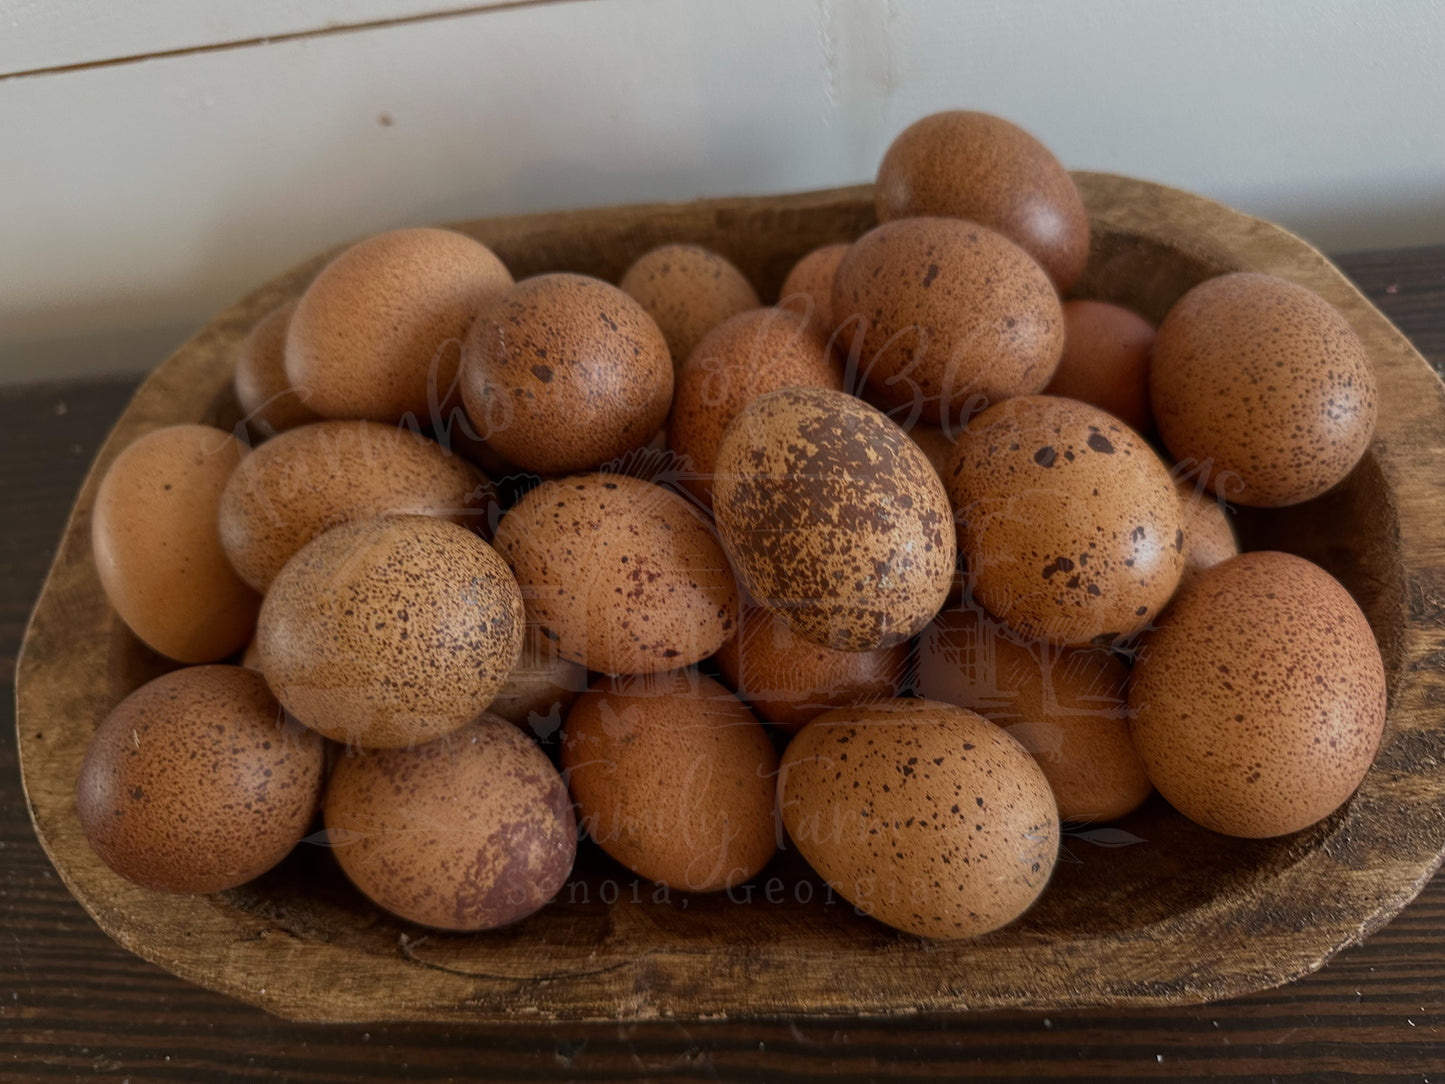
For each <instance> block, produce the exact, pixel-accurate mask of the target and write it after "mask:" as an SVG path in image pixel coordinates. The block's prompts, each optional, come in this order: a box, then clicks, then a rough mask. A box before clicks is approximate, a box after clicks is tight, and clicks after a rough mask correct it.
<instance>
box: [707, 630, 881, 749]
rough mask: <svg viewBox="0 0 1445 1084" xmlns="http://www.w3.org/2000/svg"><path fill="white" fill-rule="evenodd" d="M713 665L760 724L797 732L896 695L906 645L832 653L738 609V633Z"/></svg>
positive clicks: (833, 651) (789, 631)
mask: <svg viewBox="0 0 1445 1084" xmlns="http://www.w3.org/2000/svg"><path fill="white" fill-rule="evenodd" d="M717 665H718V669H719V670H721V671H722V674H723V677H724V678H725V679H726V680H727V682H728V684H729V685H731V686H732V687H733V689H735V690H736V691H737V694H738V696H739V697H741V698H742V699H743V700H744V701H746V702H747V704H748V705H749V706H750V707H751V708H752V709H753V710H754V711H755V712H757V713H758V715H759V716H760V717H761V718H762V719H764V720H765V721H767V722H769V723H774V724H776V725H777V726H780V727H782V728H783V729H785V730H796V729H798V728H799V727H800V726H802V725H803V724H804V723H806V722H808V721H809V720H810V719H812V718H814V717H815V716H817V715H820V714H822V713H823V712H825V711H827V710H828V709H829V708H836V707H843V706H845V705H851V704H860V703H864V702H866V701H869V700H877V699H880V698H882V697H894V696H897V695H898V694H899V692H900V691H901V689H902V687H903V682H904V680H905V677H906V674H907V669H908V642H907V641H906V640H905V641H901V642H899V643H896V644H894V645H893V646H892V647H884V648H879V649H878V650H876V651H835V650H834V649H833V648H830V647H823V646H822V645H821V644H815V643H813V642H811V641H809V640H804V639H803V638H802V637H800V636H795V635H794V634H793V632H792V630H791V629H789V628H788V625H787V623H786V622H785V621H783V619H782V618H780V617H776V616H774V615H773V614H772V613H770V612H768V611H767V610H765V609H763V608H762V607H761V606H758V605H755V604H754V605H749V606H745V607H744V608H743V616H742V620H741V621H740V622H739V627H738V634H737V635H736V636H734V637H733V638H732V639H731V640H729V641H728V642H727V643H725V644H723V646H722V649H721V650H720V651H719V652H718V653H717Z"/></svg>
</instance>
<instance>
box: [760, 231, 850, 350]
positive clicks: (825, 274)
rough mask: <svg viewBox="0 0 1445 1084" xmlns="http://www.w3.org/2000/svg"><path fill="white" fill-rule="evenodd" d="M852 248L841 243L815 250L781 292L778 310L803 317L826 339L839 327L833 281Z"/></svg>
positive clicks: (793, 269)
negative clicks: (839, 266)
mask: <svg viewBox="0 0 1445 1084" xmlns="http://www.w3.org/2000/svg"><path fill="white" fill-rule="evenodd" d="M850 247H851V246H850V245H849V244H848V242H846V241H840V242H838V243H837V244H833V245H824V246H823V247H822V248H815V249H813V251H812V252H809V253H808V254H807V255H806V256H804V257H803V258H802V259H801V260H799V261H798V262H797V263H795V264H794V265H793V268H792V270H791V271H789V272H788V277H787V278H785V279H783V287H782V289H781V290H779V291H778V308H780V309H788V310H790V311H792V312H796V313H798V314H799V315H801V316H803V317H804V318H805V319H806V320H807V321H808V325H809V326H810V327H811V328H813V330H814V331H816V332H818V333H819V334H820V335H822V336H823V337H824V338H825V339H827V338H831V337H832V335H833V332H834V331H835V330H836V329H837V327H838V325H837V323H836V322H835V321H834V319H833V277H834V276H835V275H836V274H837V273H838V265H839V264H840V263H842V262H843V257H844V256H846V255H847V254H848V249H849V248H850Z"/></svg>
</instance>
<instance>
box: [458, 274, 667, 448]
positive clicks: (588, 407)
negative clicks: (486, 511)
mask: <svg viewBox="0 0 1445 1084" xmlns="http://www.w3.org/2000/svg"><path fill="white" fill-rule="evenodd" d="M462 355H463V359H462V373H461V382H462V400H463V402H464V403H465V404H466V408H467V416H468V417H469V418H471V420H472V422H473V424H474V425H475V426H476V427H477V431H478V432H479V433H480V435H481V436H482V437H483V438H484V439H485V440H486V441H487V443H488V444H489V445H490V446H491V447H492V449H493V450H494V451H495V452H496V453H497V454H498V455H500V456H502V457H503V458H505V459H508V460H510V461H511V462H513V463H515V464H517V466H519V467H523V468H525V469H527V470H533V471H536V472H537V473H538V474H543V475H548V474H567V473H570V472H572V471H579V470H587V469H589V468H591V467H595V466H598V465H600V464H602V463H606V462H607V461H608V460H610V459H614V458H616V457H617V456H619V455H622V454H623V453H624V452H628V451H631V450H632V449H634V448H638V447H640V446H641V445H643V444H646V443H647V442H648V440H650V439H651V438H652V435H653V434H654V433H656V432H657V431H658V430H659V429H660V428H662V425H663V422H665V421H666V420H667V408H668V405H669V404H670V403H671V402H672V359H671V357H670V355H669V354H668V352H667V343H666V341H665V340H664V339H663V337H662V332H661V331H659V330H658V329H657V325H656V324H655V323H653V321H652V317H650V316H648V315H647V310H646V309H644V308H643V307H642V306H641V305H639V304H638V303H637V302H636V301H634V300H633V299H632V298H631V297H629V296H628V295H627V294H625V293H623V292H622V291H621V290H619V289H618V288H617V287H616V286H611V285H609V284H608V283H605V282H603V281H602V280H601V279H594V278H588V277H587V276H586V275H567V274H554V275H537V276H536V277H534V278H530V279H526V280H524V281H522V282H519V283H518V284H517V285H516V286H515V287H513V288H512V289H511V290H509V291H508V292H507V294H506V295H505V296H504V297H502V298H501V300H499V301H498V302H497V303H496V304H495V305H492V306H491V307H490V308H488V309H487V311H486V312H484V313H483V314H482V315H481V316H480V317H478V318H477V321H476V323H474V324H473V325H472V328H471V330H470V331H469V332H467V338H466V342H465V343H464V344H463V347H462Z"/></svg>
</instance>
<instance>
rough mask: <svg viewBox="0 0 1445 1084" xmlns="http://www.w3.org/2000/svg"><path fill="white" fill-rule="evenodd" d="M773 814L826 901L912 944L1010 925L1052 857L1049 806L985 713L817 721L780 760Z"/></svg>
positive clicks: (902, 708) (1049, 797)
mask: <svg viewBox="0 0 1445 1084" xmlns="http://www.w3.org/2000/svg"><path fill="white" fill-rule="evenodd" d="M778 807H779V813H780V815H781V817H782V821H783V825H784V826H785V827H786V828H787V830H788V835H789V837H790V838H791V839H792V841H793V844H794V845H795V846H796V847H797V848H798V850H799V851H800V852H801V853H802V855H803V857H804V858H806V859H807V860H808V864H809V865H811V866H812V867H813V868H814V869H815V870H817V871H818V873H819V874H820V875H821V876H822V877H823V879H824V880H825V881H827V882H828V884H829V885H831V886H832V888H833V890H834V891H835V892H837V893H838V894H839V895H840V896H842V897H843V898H844V899H846V900H848V901H849V902H850V903H852V904H853V905H854V906H855V907H857V908H858V909H859V910H860V911H862V912H863V913H865V914H869V915H872V916H873V917H874V918H875V919H877V920H878V921H880V922H884V923H887V924H888V925H890V926H893V927H896V928H897V929H900V930H904V931H906V932H908V933H914V934H919V935H921V936H923V937H936V938H943V939H957V938H963V937H976V936H978V935H979V934H985V933H988V932H989V931H990V930H996V929H998V928H999V927H1000V926H1004V925H1006V924H1007V923H1009V922H1012V921H1013V920H1014V919H1016V918H1018V916H1019V915H1021V914H1023V913H1024V911H1026V910H1027V909H1028V908H1029V907H1030V905H1032V904H1033V902H1034V900H1036V899H1037V898H1038V896H1039V894H1040V893H1041V892H1043V890H1044V886H1045V885H1047V884H1048V881H1049V876H1050V874H1052V872H1053V868H1054V863H1055V861H1056V860H1057V858H1058V853H1059V815H1058V810H1057V809H1056V808H1055V806H1054V796H1053V793H1052V792H1051V791H1050V789H1049V783H1048V780H1047V779H1046V778H1044V773H1043V771H1042V770H1041V769H1040V768H1039V766H1038V764H1037V763H1036V762H1035V761H1034V758H1033V757H1032V756H1030V755H1029V752H1028V750H1027V749H1025V748H1024V747H1023V746H1022V745H1020V744H1019V743H1018V742H1017V741H1015V740H1014V739H1013V738H1011V737H1009V736H1008V735H1007V734H1005V733H1004V732H1003V731H1002V730H1001V729H1000V728H998V727H997V726H994V725H993V724H992V723H990V722H989V721H988V720H987V719H984V718H983V717H982V716H980V715H976V714H974V713H973V712H971V711H968V710H967V709H965V708H959V707H954V706H953V705H951V704H940V703H937V702H935V701H932V700H892V701H883V702H881V703H878V704H873V705H869V706H868V707H858V708H838V709H836V710H834V711H829V712H825V713H824V714H822V715H820V716H818V717H817V718H816V719H814V720H813V721H812V722H811V723H809V724H808V725H807V726H805V727H804V728H803V729H802V730H801V731H799V732H798V734H797V736H796V737H794V738H793V740H792V742H791V743H790V744H789V745H788V748H787V751H786V752H785V753H784V754H783V759H782V765H781V767H780V769H779V773H778Z"/></svg>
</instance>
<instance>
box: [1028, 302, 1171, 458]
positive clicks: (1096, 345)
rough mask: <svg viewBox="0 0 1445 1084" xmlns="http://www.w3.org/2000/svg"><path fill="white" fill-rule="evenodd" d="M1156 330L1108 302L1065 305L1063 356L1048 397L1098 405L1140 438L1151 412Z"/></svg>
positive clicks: (1148, 425) (1146, 429)
mask: <svg viewBox="0 0 1445 1084" xmlns="http://www.w3.org/2000/svg"><path fill="white" fill-rule="evenodd" d="M1152 345H1154V325H1153V324H1151V323H1149V321H1148V320H1146V319H1144V317H1142V316H1140V315H1138V314H1137V313H1134V312H1131V311H1130V310H1128V309H1126V308H1123V307H1122V306H1119V305H1111V304H1109V303H1108V302H1106V301H1065V302H1064V354H1063V357H1061V358H1060V359H1059V367H1058V369H1056V370H1055V371H1054V378H1053V379H1052V380H1050V381H1049V386H1048V387H1047V388H1045V389H1044V394H1046V395H1062V396H1064V397H1066V398H1069V399H1079V400H1082V401H1083V402H1085V403H1093V404H1094V405H1095V406H1096V407H1098V408H1100V409H1101V410H1107V411H1108V412H1109V413H1110V414H1112V415H1114V417H1116V418H1118V419H1119V420H1120V421H1122V422H1124V423H1126V424H1127V425H1128V426H1129V427H1130V428H1132V429H1134V430H1135V431H1136V432H1139V433H1147V432H1149V431H1150V430H1151V429H1153V428H1154V418H1153V416H1152V415H1151V414H1150V413H1149V348H1150V347H1151V346H1152Z"/></svg>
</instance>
